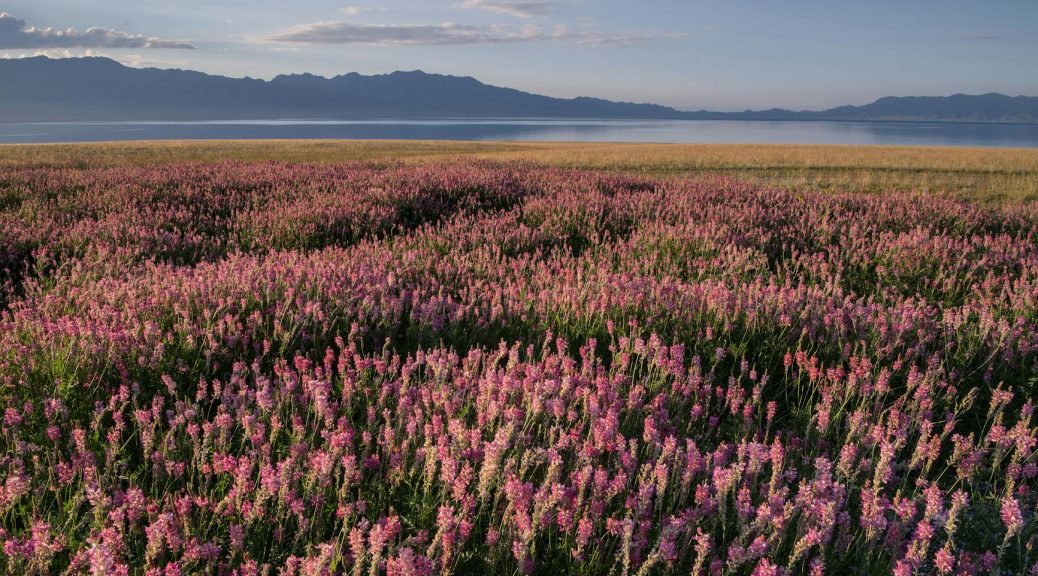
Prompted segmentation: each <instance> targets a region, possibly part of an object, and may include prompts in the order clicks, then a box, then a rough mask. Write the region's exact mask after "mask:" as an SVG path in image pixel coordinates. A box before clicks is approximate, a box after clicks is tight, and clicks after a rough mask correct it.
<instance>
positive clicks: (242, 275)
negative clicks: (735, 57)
mask: <svg viewBox="0 0 1038 576" xmlns="http://www.w3.org/2000/svg"><path fill="white" fill-rule="evenodd" d="M1036 388H1038V207H1036V206H1032V205H1008V206H979V205H974V204H970V203H966V202H961V201H956V200H952V199H947V198H943V197H940V196H937V195H921V194H918V195H917V194H891V195H863V194H822V193H802V192H790V191H784V190H778V189H770V188H762V187H759V186H755V185H751V184H747V183H744V182H740V181H737V180H732V179H726V178H707V179H696V180H678V179H667V180H652V179H646V178H639V177H635V176H628V175H617V174H605V173H597V172H588V171H572V170H557V169H547V168H539V167H533V166H528V165H522V164H507V165H501V164H490V163H480V162H472V161H465V162H447V163H441V164H433V165H428V166H414V167H408V166H395V165H394V166H378V165H364V164H343V165H333V166H317V165H293V164H282V163H256V164H242V163H220V164H214V165H195V164H178V165H170V166H163V167H153V168H123V169H98V168H79V169H73V168H63V169H6V170H4V171H0V410H2V412H3V414H2V418H3V426H2V430H0V544H2V550H0V570H2V571H3V572H4V573H12V574H51V573H58V574H60V573H64V574H94V575H102V574H144V575H149V576H173V575H180V574H226V575H241V576H246V575H249V576H251V575H270V576H274V575H286V576H288V575H340V574H342V575H345V574H356V575H360V574H368V575H371V576H375V575H378V574H386V575H391V576H404V575H432V574H449V573H473V574H484V573H485V574H516V573H522V574H534V573H565V574H624V575H633V574H639V575H640V574H671V573H675V574H694V575H704V576H705V575H729V574H733V575H737V574H753V575H759V576H764V575H778V574H819V575H820V574H888V573H894V574H899V575H909V574H940V575H950V574H991V573H1004V574H1038V550H1035V544H1036V540H1038V520H1036V517H1038V494H1036V489H1038V481H1036V476H1038V452H1036V450H1038V418H1036V417H1035V415H1034V408H1035V407H1034V399H1035V398H1036V396H1038V394H1036V392H1038V391H1036Z"/></svg>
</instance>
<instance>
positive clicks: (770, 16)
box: [0, 0, 1038, 110]
mask: <svg viewBox="0 0 1038 576" xmlns="http://www.w3.org/2000/svg"><path fill="white" fill-rule="evenodd" d="M0 13H6V14H5V15H4V16H0V56H5V57H19V56H26V55H33V54H39V53H44V54H49V55H54V56H63V55H77V56H78V55H85V54H100V55H105V56H109V57H112V58H115V59H117V60H119V61H121V62H123V63H126V64H128V65H133V66H157V67H164V68H165V67H177V68H190V69H195V70H201V71H204V72H210V73H216V74H225V75H229V76H252V77H259V78H270V77H272V76H274V75H276V74H279V73H288V72H312V73H316V74H321V75H325V76H331V75H335V74H341V73H345V72H353V71H356V72H361V73H365V74H371V73H384V72H390V71H393V70H413V69H422V70H425V71H427V72H439V73H444V74H457V75H468V76H474V77H476V78H479V79H480V80H482V81H484V82H487V83H491V84H496V85H502V86H510V87H515V88H519V89H523V90H529V91H533V92H539V93H543V94H549V95H552V96H562V97H572V96H580V95H588V96H599V97H604V98H611V99H618V100H628V101H642V102H657V103H661V104H666V105H670V106H675V107H678V108H682V109H700V108H708V109H715V110H740V109H744V108H762V107H770V106H779V107H787V108H796V109H802V108H824V107H830V106H835V105H839V104H848V103H850V104H863V103H866V102H869V101H871V100H874V99H875V98H877V97H880V96H886V95H946V94H951V93H954V92H966V93H982V92H991V91H997V92H1003V93H1008V94H1011V95H1017V94H1027V95H1038V1H1036V0H1001V1H1000V0H987V1H972V0H942V1H938V0H912V1H903V0H902V1H890V0H873V1H870V2H857V1H841V2H835V1H832V0H830V1H821V0H784V1H780V0H729V1H720V0H717V1H705V0H685V1H678V0H674V1H663V0H646V1H641V2H636V1H615V0H443V1H439V0H423V1H420V2H419V1H416V0H399V1H388V2H362V0H346V1H343V2H337V1H334V0H291V1H287V2H286V1H283V0H281V1H273V0H229V1H216V0H175V1H174V0H6V1H5V0H0ZM69 29H72V30H69Z"/></svg>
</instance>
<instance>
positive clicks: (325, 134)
mask: <svg viewBox="0 0 1038 576" xmlns="http://www.w3.org/2000/svg"><path fill="white" fill-rule="evenodd" d="M223 138H227V139H255V138H316V139H322V138H329V139H342V138H346V139H354V138H355V139H361V138H366V139H403V140H549V141H585V142H690V143H695V142H702V143H707V142H716V143H770V144H902V145H924V146H925V145H931V146H1016V147H1038V125H1019V124H950V123H936V122H777V121H739V120H586V119H580V120H566V119H561V120H560V119H550V120H512V119H505V120H501V119H497V120H495V119H488V120H450V119H448V120H356V121H353V120H253V121H250V120H229V121H207V122H44V123H36V122H34V123H7V124H4V123H0V143H35V142H89V141H106V140H179V139H223Z"/></svg>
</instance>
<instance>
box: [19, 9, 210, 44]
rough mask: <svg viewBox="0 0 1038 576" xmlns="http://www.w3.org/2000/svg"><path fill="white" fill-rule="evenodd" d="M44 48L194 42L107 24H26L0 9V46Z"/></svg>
mask: <svg viewBox="0 0 1038 576" xmlns="http://www.w3.org/2000/svg"><path fill="white" fill-rule="evenodd" d="M10 48H13V49H47V48H171V49H181V50H190V49H193V48H194V46H192V45H191V44H188V43H187V42H182V41H179V40H165V39H162V38H155V37H152V36H144V35H142V34H127V33H125V32H118V31H116V30H109V29H107V28H88V29H87V30H85V31H83V32H79V31H78V30H76V29H75V28H67V29H65V30H56V29H54V28H37V27H35V26H26V23H25V20H22V19H20V18H15V17H14V16H11V15H10V14H8V13H6V12H0V49H10Z"/></svg>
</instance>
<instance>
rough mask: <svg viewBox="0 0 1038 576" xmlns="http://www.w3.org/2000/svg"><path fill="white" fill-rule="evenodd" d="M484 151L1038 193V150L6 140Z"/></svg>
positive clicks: (104, 152) (30, 157)
mask: <svg viewBox="0 0 1038 576" xmlns="http://www.w3.org/2000/svg"><path fill="white" fill-rule="evenodd" d="M457 157H476V158H485V159H492V160H524V161H531V162H535V163H538V164H544V165H549V166H561V167H570V168H599V169H607V170H616V171H624V172H634V173H639V174H646V175H701V174H726V175H731V176H736V177H739V178H742V179H746V180H749V181H752V182H756V183H761V184H766V185H774V186H783V187H789V188H795V189H802V190H832V191H865V192H890V191H909V190H913V191H928V192H935V193H943V194H949V195H952V196H955V197H960V198H967V199H975V200H981V201H995V202H1001V201H1031V200H1034V199H1036V198H1038V149H996V148H907V147H872V146H780V145H709V144H593V143H515V142H509V143H500V142H489V143H483V142H415V141H234V142H206V141H198V142H175V143H163V142H156V143H103V144H68V145H65V144H60V145H32V146H3V147H0V166H122V165H152V164H157V163H169V162H198V161H201V162H213V161H218V160H225V159H237V160H244V161H258V160H278V161H287V162H343V161H350V160H363V161H381V162H398V161H404V162H429V161H434V160H443V159H446V158H457Z"/></svg>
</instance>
